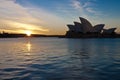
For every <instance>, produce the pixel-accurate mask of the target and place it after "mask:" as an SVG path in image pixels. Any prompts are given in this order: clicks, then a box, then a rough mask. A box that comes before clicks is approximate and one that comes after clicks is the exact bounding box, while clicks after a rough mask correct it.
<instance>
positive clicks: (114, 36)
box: [0, 33, 120, 39]
mask: <svg viewBox="0 0 120 80" xmlns="http://www.w3.org/2000/svg"><path fill="white" fill-rule="evenodd" d="M29 37H31V38H32V37H36V38H37V37H58V38H83V39H84V38H120V34H111V35H110V34H104V35H103V34H99V35H94V34H84V35H83V34H82V35H76V36H71V37H68V36H66V35H44V34H32V35H31V36H27V35H26V34H8V33H5V34H0V38H29Z"/></svg>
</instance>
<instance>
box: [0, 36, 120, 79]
mask: <svg viewBox="0 0 120 80" xmlns="http://www.w3.org/2000/svg"><path fill="white" fill-rule="evenodd" d="M119 74H120V39H64V38H62V39H59V38H29V39H28V38H13V39H9V38H8V39H0V80H6V79H8V80H120V77H119Z"/></svg>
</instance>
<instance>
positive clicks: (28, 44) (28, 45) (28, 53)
mask: <svg viewBox="0 0 120 80" xmlns="http://www.w3.org/2000/svg"><path fill="white" fill-rule="evenodd" d="M31 47H32V45H31V43H30V41H29V42H28V43H27V44H26V49H27V55H30V51H31Z"/></svg>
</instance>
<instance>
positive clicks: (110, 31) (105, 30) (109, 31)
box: [102, 28, 116, 34]
mask: <svg viewBox="0 0 120 80" xmlns="http://www.w3.org/2000/svg"><path fill="white" fill-rule="evenodd" d="M115 30H116V28H110V29H103V32H102V33H103V34H114V33H115Z"/></svg>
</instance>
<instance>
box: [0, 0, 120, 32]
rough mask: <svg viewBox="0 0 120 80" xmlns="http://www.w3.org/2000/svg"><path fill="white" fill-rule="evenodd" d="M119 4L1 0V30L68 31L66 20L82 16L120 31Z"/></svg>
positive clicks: (115, 1) (81, 0)
mask: <svg viewBox="0 0 120 80" xmlns="http://www.w3.org/2000/svg"><path fill="white" fill-rule="evenodd" d="M6 5H7V6H6ZM119 7H120V0H0V13H1V14H0V24H1V26H0V30H1V31H3V30H5V31H10V32H15V31H17V32H22V33H24V31H25V30H30V31H32V32H33V33H41V34H65V32H66V31H67V30H68V29H67V26H66V24H70V23H71V24H73V21H79V17H80V16H81V17H84V18H87V19H88V20H90V21H91V23H92V24H93V25H95V24H98V23H104V24H106V26H105V28H110V27H117V28H118V29H117V32H119V31H120V29H119V28H120V26H119V25H120V23H119V21H120V16H119V14H120V10H119Z"/></svg>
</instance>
